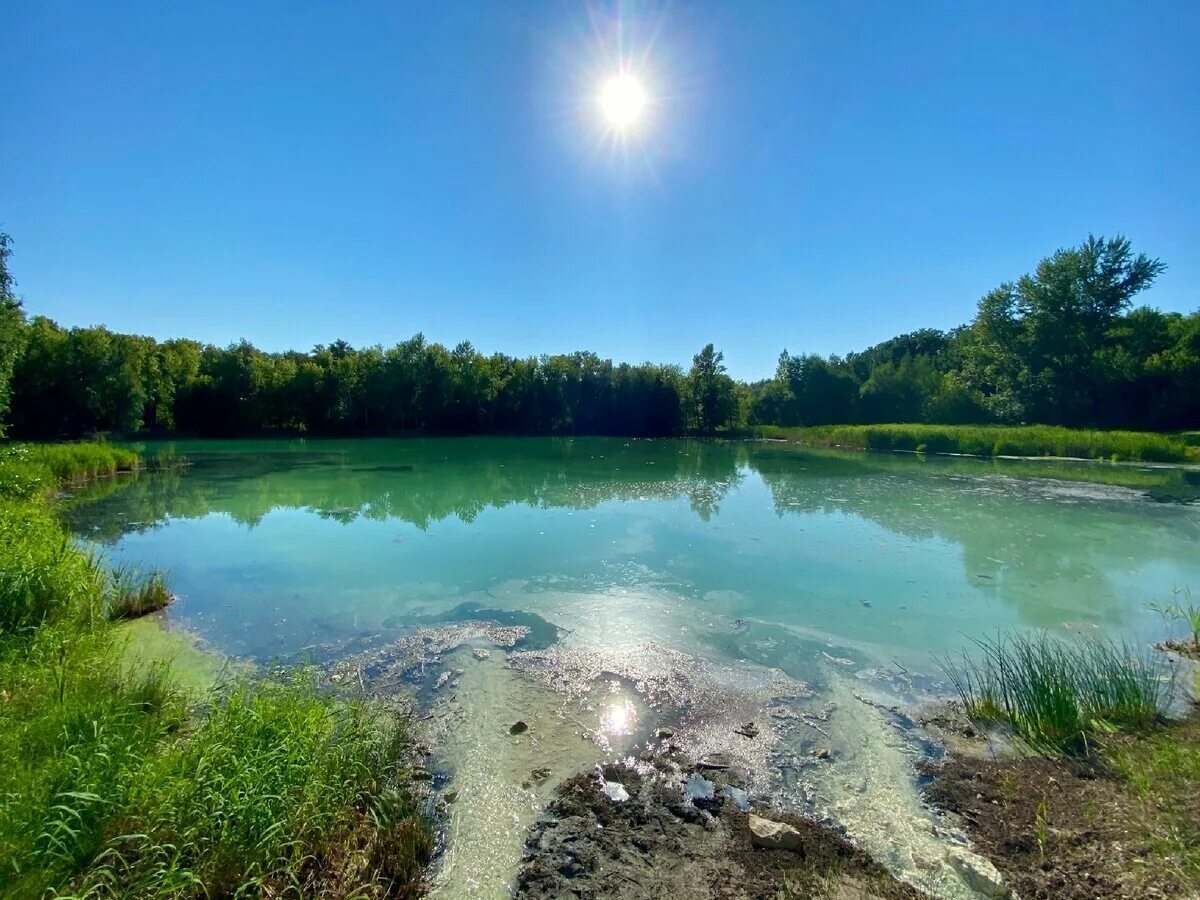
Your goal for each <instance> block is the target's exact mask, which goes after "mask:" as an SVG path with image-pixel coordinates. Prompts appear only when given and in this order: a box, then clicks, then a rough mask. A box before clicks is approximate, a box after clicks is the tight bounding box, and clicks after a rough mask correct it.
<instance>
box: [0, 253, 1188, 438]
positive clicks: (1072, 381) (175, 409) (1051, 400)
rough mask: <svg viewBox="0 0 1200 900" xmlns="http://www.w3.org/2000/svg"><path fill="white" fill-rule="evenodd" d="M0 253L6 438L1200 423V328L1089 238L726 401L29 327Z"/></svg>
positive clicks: (637, 375)
mask: <svg viewBox="0 0 1200 900" xmlns="http://www.w3.org/2000/svg"><path fill="white" fill-rule="evenodd" d="M8 251H9V242H8V239H7V237H6V236H3V235H0V267H2V268H0V277H2V279H3V280H2V281H0V287H2V288H3V295H2V296H0V413H3V412H4V408H5V405H6V404H7V403H8V400H9V395H10V394H11V408H9V409H8V412H7V418H6V421H7V423H8V426H9V430H10V431H11V433H12V434H13V435H16V436H20V437H29V438H46V437H61V436H73V435H80V434H89V433H94V432H118V433H123V434H132V433H138V432H151V433H188V434H198V435H243V434H255V433H264V432H281V431H282V432H307V433H314V434H364V433H367V434H369V433H395V432H407V431H418V432H425V433H464V434H465V433H489V432H502V433H524V434H543V433H553V434H621V435H639V436H671V435H679V434H684V433H712V432H715V431H717V430H721V429H726V428H740V427H746V426H755V425H765V424H773V425H785V426H787V425H824V424H842V423H878V422H933V423H945V424H954V423H970V424H983V423H1017V422H1040V423H1045V424H1061V425H1073V426H1082V425H1087V426H1095V427H1124V428H1150V429H1176V428H1183V427H1188V426H1193V425H1196V424H1197V423H1198V422H1200V311H1198V312H1194V313H1192V314H1190V315H1187V316H1183V315H1180V314H1178V313H1163V312H1159V311H1157V310H1154V309H1150V308H1148V307H1141V308H1138V309H1131V305H1132V299H1133V297H1134V296H1136V295H1137V294H1138V293H1140V292H1141V291H1143V290H1145V289H1146V288H1148V287H1149V286H1150V285H1152V284H1153V282H1154V280H1155V278H1156V277H1157V276H1158V275H1159V274H1160V273H1161V271H1162V270H1163V265H1162V263H1161V262H1159V261H1158V260H1154V259H1150V258H1148V257H1146V256H1145V255H1144V254H1138V255H1134V254H1133V252H1132V250H1131V248H1130V245H1129V242H1128V241H1127V240H1125V239H1124V238H1120V237H1118V238H1115V239H1112V240H1107V241H1106V240H1103V239H1099V238H1094V237H1093V238H1089V239H1088V240H1087V241H1085V242H1084V243H1083V244H1082V245H1081V246H1080V247H1077V248H1073V249H1070V250H1062V251H1059V252H1058V253H1056V254H1055V255H1054V256H1052V257H1049V258H1048V259H1046V260H1043V261H1042V263H1041V264H1040V265H1039V266H1038V268H1037V270H1036V272H1035V273H1033V274H1031V275H1026V276H1023V277H1022V278H1021V279H1019V280H1018V281H1016V282H1013V283H1006V284H1003V285H1001V286H1000V287H999V288H997V289H996V290H994V291H992V292H990V293H989V294H987V295H986V296H985V297H984V298H983V299H982V300H981V301H980V303H979V312H978V315H977V316H976V318H975V320H974V321H973V322H972V323H970V324H969V325H965V326H963V327H961V328H958V329H955V330H953V331H951V332H948V333H947V332H941V331H937V330H934V329H925V330H922V331H917V332H914V333H912V334H907V335H902V336H900V337H897V338H893V339H891V340H889V341H885V342H883V343H882V344H878V345H876V346H874V347H871V348H869V349H867V350H864V351H863V352H861V353H851V354H849V355H848V356H845V357H839V356H831V357H821V356H816V355H792V354H789V353H788V352H786V351H785V352H784V353H783V354H782V356H781V357H780V360H779V365H778V369H777V372H776V375H775V377H774V378H773V379H769V380H767V381H763V382H758V383H755V384H742V383H738V382H735V381H734V380H733V379H732V378H730V377H729V375H728V374H727V372H726V369H725V366H724V362H723V357H722V354H721V353H720V352H719V351H717V350H716V349H715V348H714V347H713V345H711V344H710V345H708V346H707V347H705V348H704V349H703V350H702V351H701V352H700V353H698V354H697V355H696V356H695V357H694V359H693V364H692V366H691V368H690V369H689V370H687V371H685V370H684V369H683V368H682V367H679V366H670V365H654V364H651V363H645V364H641V365H627V364H616V363H613V362H612V361H611V360H605V359H601V358H600V357H598V356H596V355H595V354H593V353H586V352H580V353H573V354H569V355H557V356H542V357H539V358H528V359H520V358H515V357H511V356H506V355H503V354H492V355H490V356H487V355H484V354H481V353H479V352H478V351H476V350H475V349H474V347H472V345H471V344H470V343H466V342H464V343H461V344H459V345H458V346H457V347H455V348H453V349H452V350H451V349H447V348H446V347H444V346H442V345H440V344H436V343H430V342H427V341H426V340H425V339H424V338H423V337H422V336H421V335H417V336H416V337H414V338H412V339H410V340H408V341H405V342H403V343H400V344H397V345H395V346H393V347H390V348H384V347H382V346H375V347H366V348H354V347H351V346H350V345H349V344H347V343H345V342H344V341H337V342H335V343H333V344H330V345H327V346H325V345H323V346H318V347H316V348H314V349H313V350H312V351H310V352H307V353H305V352H287V353H266V352H263V351H261V350H258V349H256V348H255V347H253V346H251V345H250V344H248V343H246V342H242V343H239V344H236V345H233V346H230V347H214V346H211V345H204V344H200V343H197V342H195V341H190V340H185V339H179V340H169V341H156V340H154V339H153V338H149V337H141V336H135V335H125V334H117V333H114V332H111V331H109V330H107V329H105V328H102V327H95V328H72V329H64V328H61V327H59V326H58V325H56V324H55V323H54V322H52V321H50V320H49V319H46V318H43V317H35V318H33V319H32V320H30V321H26V319H25V316H24V314H23V311H22V309H21V306H20V304H19V303H18V301H17V299H16V296H15V294H14V293H13V289H12V288H13V283H12V279H11V276H10V275H9V272H8V267H7V264H6V263H7V258H8Z"/></svg>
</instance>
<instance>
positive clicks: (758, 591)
mask: <svg viewBox="0 0 1200 900" xmlns="http://www.w3.org/2000/svg"><path fill="white" fill-rule="evenodd" d="M173 448H174V450H175V451H176V452H178V453H181V454H184V455H186V456H187V457H188V458H189V459H190V460H191V463H192V464H191V466H190V467H188V468H187V469H185V470H182V471H172V472H167V473H160V474H149V475H142V476H140V477H138V478H137V479H136V480H135V481H133V482H132V483H130V484H127V485H124V486H122V487H120V488H119V489H113V487H111V486H110V487H108V488H105V489H102V490H101V491H100V494H101V496H93V497H92V498H91V499H88V500H87V501H86V502H82V500H81V502H77V503H74V504H71V505H70V506H69V507H68V510H67V515H68V519H69V521H70V523H71V526H72V527H73V528H74V529H75V531H76V532H77V533H78V534H80V535H81V536H83V537H85V538H86V539H88V540H91V541H95V542H97V543H99V544H101V545H103V546H104V547H105V550H106V552H107V553H108V554H109V555H110V556H111V557H112V558H113V559H114V560H119V561H125V562H130V563H133V564H135V565H138V566H143V567H158V568H165V569H168V570H169V571H170V578H171V584H172V586H173V588H174V590H175V591H176V592H177V593H178V594H179V596H180V599H179V601H178V602H177V603H176V604H175V605H174V606H173V607H172V608H171V610H170V612H169V617H170V619H171V620H172V621H173V622H175V623H178V624H180V625H183V626H185V627H186V628H188V629H189V630H191V631H194V632H195V633H197V634H198V635H199V636H200V637H202V638H203V639H205V640H206V641H208V642H210V643H211V645H213V646H214V647H216V648H218V649H220V650H222V651H224V652H226V653H229V654H232V655H235V656H239V657H247V658H250V659H255V660H263V661H265V660H271V659H294V658H297V657H298V656H307V657H309V658H312V659H314V660H316V661H317V662H322V663H330V662H334V661H336V660H337V659H338V657H339V656H340V655H344V654H347V653H351V652H353V653H357V654H363V653H369V652H370V651H371V650H372V648H377V647H385V646H389V645H390V642H393V641H396V640H403V639H405V635H409V636H411V635H412V634H413V631H414V629H417V628H426V629H435V630H436V629H437V628H439V627H443V628H445V627H449V626H453V625H455V624H456V623H457V625H459V626H461V625H462V623H469V622H476V621H486V622H492V623H497V624H499V625H502V626H518V627H519V628H520V629H521V634H522V635H523V636H522V637H521V638H520V639H519V640H518V641H517V642H516V644H515V645H512V646H505V645H497V644H495V643H494V642H493V643H489V642H488V640H486V638H485V637H468V638H462V637H461V635H460V636H459V637H458V638H455V640H457V641H460V642H461V643H462V646H460V647H459V648H458V649H454V648H453V647H449V651H448V652H447V653H446V654H445V656H444V657H442V656H438V657H437V658H436V659H435V658H434V657H435V655H436V654H432V653H431V654H428V656H429V658H428V660H427V661H423V662H422V664H421V666H419V667H417V668H418V670H419V671H418V672H417V676H420V675H422V674H424V673H425V663H426V662H428V664H429V673H430V678H429V679H427V680H426V682H425V683H424V687H423V688H422V691H423V693H422V697H423V702H428V703H431V704H433V705H434V708H435V711H436V712H437V715H436V716H435V719H434V722H435V725H434V726H433V727H434V729H435V730H437V729H438V728H440V729H441V739H442V744H443V746H444V747H445V749H446V758H447V766H448V769H449V770H450V771H451V773H452V774H455V776H456V778H457V779H458V780H459V781H460V782H461V783H462V784H463V786H464V789H465V790H466V791H467V793H466V795H464V796H463V799H461V800H460V801H459V802H458V804H456V807H457V808H458V811H456V813H455V815H454V816H453V819H452V823H453V824H452V827H451V829H450V832H451V839H450V848H449V850H448V853H447V856H446V862H445V864H444V872H443V880H442V889H443V893H444V894H445V895H447V896H470V895H485V896H502V895H503V888H504V884H505V883H506V880H507V878H508V877H510V876H511V873H512V871H513V867H514V866H515V865H516V860H517V859H519V851H520V835H521V829H520V828H516V829H514V828H513V827H512V826H513V824H514V822H515V823H516V824H517V825H520V826H523V825H527V824H528V822H529V821H531V819H532V816H533V814H534V813H535V812H536V810H537V808H538V807H539V805H540V804H542V803H544V802H545V799H546V797H547V796H548V792H549V790H550V789H551V787H552V784H553V779H552V780H551V781H550V782H548V783H547V784H544V785H542V784H535V783H532V782H531V781H530V778H529V773H530V771H531V770H532V769H533V768H536V767H537V766H538V764H539V762H547V761H548V762H549V763H550V764H551V767H552V768H553V769H554V770H555V777H556V778H557V777H561V776H563V775H565V774H568V770H571V769H578V768H579V767H581V766H585V765H587V764H588V763H589V762H590V761H592V760H594V759H596V758H599V757H600V756H602V755H604V754H605V753H609V754H611V753H623V752H630V751H632V750H634V749H636V747H638V746H640V745H641V744H642V743H645V742H646V741H649V740H651V739H652V738H653V732H654V730H655V728H656V726H657V725H659V724H661V723H662V722H663V721H665V720H666V719H667V718H668V717H670V716H674V718H673V719H671V722H672V724H673V725H675V726H677V727H679V728H680V729H681V732H682V734H683V735H684V736H685V738H686V740H688V741H690V744H689V745H688V746H689V749H691V750H693V751H694V752H697V753H703V752H716V751H722V752H724V751H728V752H733V753H737V754H740V757H741V758H743V759H744V760H745V761H746V764H747V765H748V766H750V767H752V768H753V769H754V770H755V771H756V772H758V773H759V776H760V777H759V779H758V787H759V789H760V792H761V794H762V795H763V796H769V797H771V798H772V799H773V800H775V801H776V802H789V803H795V804H799V805H807V806H809V807H811V808H814V809H816V810H819V811H823V812H827V813H830V814H833V815H835V816H836V817H838V818H839V819H841V820H842V821H843V822H844V823H845V824H847V825H848V827H850V829H851V832H852V833H854V834H856V835H857V836H859V837H860V838H861V839H862V840H863V841H864V842H865V843H867V844H868V845H871V846H873V847H874V848H875V849H876V850H877V851H878V852H881V853H883V854H884V855H888V854H890V855H891V858H890V859H889V861H890V862H892V864H893V865H894V866H895V867H896V868H897V870H898V871H902V872H904V873H906V874H908V875H910V877H912V879H913V880H915V881H918V882H920V883H923V884H924V885H925V886H926V887H928V888H930V889H931V890H934V891H935V892H937V893H941V894H943V895H945V896H956V895H957V894H956V893H955V891H956V890H957V889H956V888H955V887H954V886H953V885H952V884H950V883H949V882H944V883H943V881H941V880H939V879H942V875H937V874H935V875H928V874H922V873H929V872H935V873H936V872H940V871H941V870H940V869H939V868H938V865H937V863H936V859H934V861H932V862H931V859H933V857H936V854H937V853H938V852H940V851H939V850H938V847H937V846H934V845H932V844H931V843H930V841H931V840H932V839H931V838H929V836H928V835H929V829H928V822H927V821H926V820H925V819H923V818H922V817H923V816H925V815H927V813H925V812H924V811H923V810H921V809H920V807H919V803H918V801H917V799H916V796H915V792H914V791H913V790H912V789H911V783H910V782H911V778H910V777H909V776H910V775H911V772H910V771H909V770H910V768H911V756H912V753H913V752H915V751H914V750H913V749H912V747H911V746H909V745H908V744H907V743H906V739H905V737H904V735H903V734H901V733H898V732H897V731H896V730H895V728H894V727H893V726H894V724H895V723H894V722H890V721H889V717H888V714H886V713H881V712H879V711H878V708H877V707H876V705H875V704H878V703H882V704H883V706H882V707H879V708H884V709H886V707H887V706H888V705H891V704H895V703H900V704H901V705H903V704H905V703H910V704H911V703H915V702H918V701H919V700H920V699H921V698H922V697H923V696H925V695H927V694H929V693H930V692H936V691H937V690H938V684H937V680H938V670H937V668H936V666H935V665H934V664H933V662H932V656H933V654H937V653H944V652H948V651H952V650H957V649H958V648H961V647H963V646H964V645H965V644H967V642H968V640H967V639H968V637H969V636H980V635H986V634H990V633H994V632H995V631H996V630H997V629H1002V630H1008V629H1027V628H1045V629H1049V630H1051V631H1054V632H1062V633H1068V632H1079V633H1085V634H1091V633H1097V634H1111V635H1114V636H1120V637H1125V638H1129V639H1132V640H1138V641H1143V640H1148V639H1150V638H1152V637H1157V636H1161V633H1162V631H1163V623H1162V621H1161V620H1160V619H1159V618H1158V617H1157V615H1156V614H1154V613H1153V612H1151V611H1149V610H1148V609H1147V604H1148V603H1149V602H1151V601H1159V602H1161V601H1164V600H1166V599H1169V597H1170V595H1171V592H1172V590H1173V589H1175V588H1176V587H1183V586H1187V585H1200V553H1198V552H1197V548H1198V547H1200V507H1197V506H1195V505H1191V504H1189V503H1183V502H1175V501H1178V500H1184V499H1190V498H1191V497H1192V496H1193V495H1194V493H1195V491H1196V479H1195V476H1194V473H1180V472H1174V473H1171V474H1169V475H1164V474H1163V473H1161V472H1158V471H1154V470H1139V469H1116V468H1113V467H1108V468H1107V469H1106V470H1105V473H1104V474H1105V477H1106V478H1107V479H1108V480H1110V481H1117V482H1120V483H1121V484H1123V485H1129V486H1112V485H1103V484H1095V483H1091V482H1089V481H1087V480H1081V479H1083V478H1084V475H1085V473H1086V472H1087V471H1089V470H1086V469H1081V468H1079V467H1078V466H1076V467H1071V466H1063V465H1057V467H1056V468H1053V469H1051V468H1044V469H1034V468H1031V467H1034V466H1050V465H1051V464H1048V463H1005V462H1003V461H996V462H985V461H973V460H946V459H937V458H930V459H919V458H916V457H902V456H884V455H876V454H839V453H831V452H814V451H806V450H802V449H798V448H795V447H790V446H784V445H779V444H771V443H719V442H684V441H628V440H621V439H599V438H586V439H583V438H581V439H550V438H539V439H518V438H487V439H466V438H462V439H420V440H418V439H412V440H382V439H380V440H357V441H333V440H319V441H228V442H196V443H189V442H180V443H178V444H175V445H173ZM148 449H152V450H153V449H158V448H157V447H151V448H148ZM1091 471H1097V470H1091ZM1031 473H1032V474H1037V475H1045V474H1053V475H1055V476H1056V477H1055V478H1045V477H1028V476H1029V475H1030V474H1031ZM104 494H107V495H106V496H105V495H104ZM454 634H459V633H458V632H454ZM471 634H474V632H471ZM473 649H475V650H478V653H473V652H472V650H473ZM379 668H380V667H379V666H376V667H375V668H374V669H368V670H367V675H368V677H370V676H371V674H372V672H374V671H377V670H379ZM442 675H444V676H445V677H444V678H442V677H441V676H442ZM417 676H414V675H413V672H412V671H409V672H408V673H407V674H406V676H405V677H406V678H408V679H409V680H410V681H419V680H420V678H419V677H417ZM446 684H450V685H452V687H451V688H449V689H447V692H446V693H444V694H443V695H439V694H438V693H437V689H440V688H441V687H442V686H444V685H446ZM460 695H461V696H460ZM472 698H474V699H475V700H477V702H475V703H472V702H471V701H472ZM839 711H840V712H839ZM743 716H744V717H745V718H746V719H749V718H756V719H757V720H758V721H759V722H760V727H762V728H763V730H764V733H763V734H762V735H761V737H759V738H756V739H753V740H747V739H744V738H742V737H731V736H730V735H731V734H732V731H733V728H734V727H735V725H736V722H737V721H742V720H743V718H742V717H743ZM517 718H521V719H527V720H529V721H530V723H531V724H534V725H535V726H536V727H534V728H531V729H530V732H529V737H528V738H524V739H518V738H515V737H513V736H510V735H509V734H508V730H507V727H505V726H506V723H507V722H509V721H512V720H515V719H517ZM821 723H824V724H821ZM730 742H732V743H730ZM818 744H820V745H828V746H831V747H832V749H834V750H835V751H837V752H836V753H835V755H834V761H835V763H836V765H832V766H826V767H825V768H820V767H813V766H811V765H808V762H809V760H808V755H809V751H810V750H811V749H812V748H813V747H814V746H816V745H818ZM828 773H833V774H828ZM460 793H461V792H460ZM863 798H866V799H867V800H868V801H869V802H867V803H865V804H864V803H863V802H860V801H862V800H863ZM878 804H888V805H889V808H891V809H893V810H898V809H903V810H906V815H907V816H908V818H907V819H903V817H900V816H893V820H892V821H891V822H890V823H879V822H873V821H871V820H870V819H869V817H867V816H866V815H865V813H864V812H863V810H864V809H865V808H867V807H869V806H871V805H878ZM903 822H908V826H907V830H908V831H910V832H911V840H907V842H905V843H904V844H903V846H900V845H899V840H898V838H897V837H896V835H897V834H898V833H901V832H906V826H904V825H903ZM455 835H457V836H458V837H457V840H456V837H455ZM472 847H473V848H474V849H470V848H472ZM931 854H932V856H931ZM912 873H916V874H912ZM946 877H949V876H946ZM922 879H924V881H922Z"/></svg>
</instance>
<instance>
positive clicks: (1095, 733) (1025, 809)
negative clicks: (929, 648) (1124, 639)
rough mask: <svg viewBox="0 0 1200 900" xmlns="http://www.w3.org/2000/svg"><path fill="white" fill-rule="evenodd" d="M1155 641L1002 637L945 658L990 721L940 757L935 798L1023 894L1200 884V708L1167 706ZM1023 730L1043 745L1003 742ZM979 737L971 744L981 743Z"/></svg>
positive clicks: (1165, 891) (975, 715)
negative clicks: (1177, 715) (1003, 734)
mask: <svg viewBox="0 0 1200 900" xmlns="http://www.w3.org/2000/svg"><path fill="white" fill-rule="evenodd" d="M1163 664H1164V660H1163V659H1162V658H1161V657H1155V656H1153V655H1152V654H1150V652H1149V651H1143V650H1138V649H1134V648H1130V647H1128V646H1125V645H1121V644H1114V643H1108V642H1103V641H1098V640H1090V641H1080V642H1072V643H1067V642H1064V641H1060V640H1058V639H1055V638H1051V637H1048V636H1017V637H997V638H996V639H994V640H988V641H983V642H980V643H979V645H978V649H977V652H975V653H973V654H972V655H971V656H969V657H968V656H964V657H963V658H962V659H961V660H959V661H949V660H947V661H943V666H944V668H945V669H946V671H947V672H948V674H949V675H950V678H951V680H952V681H953V682H954V684H955V686H956V688H957V689H958V693H959V696H960V700H961V702H962V705H963V707H964V709H965V711H966V713H967V715H968V717H969V718H970V720H971V721H972V722H973V723H974V724H975V725H976V726H980V725H982V726H983V727H982V729H980V730H978V731H976V730H972V729H965V730H964V732H963V733H964V735H966V736H967V737H968V738H969V739H970V740H968V741H966V742H964V743H963V744H962V746H960V747H959V749H958V751H957V752H956V753H955V754H953V755H951V756H949V757H948V758H947V759H946V760H945V761H943V762H942V763H938V764H931V765H930V766H928V767H927V770H928V773H929V774H930V776H931V781H930V782H929V783H928V785H927V786H926V788H925V791H926V795H927V797H928V798H929V799H930V800H931V801H932V802H933V803H934V805H936V806H938V807H940V808H941V809H943V810H945V811H947V812H949V813H950V814H951V815H952V816H955V817H957V819H958V824H959V825H960V826H961V827H962V828H963V829H964V830H965V831H966V832H967V833H968V834H969V836H970V837H971V839H972V842H973V843H974V844H975V845H976V846H977V847H978V848H979V849H980V850H981V851H982V852H983V853H984V854H985V855H986V856H987V857H988V858H989V859H990V860H991V861H992V862H993V863H994V864H995V865H996V866H997V867H998V868H999V869H1000V870H1001V872H1002V873H1003V874H1004V876H1005V880H1006V882H1007V883H1008V884H1009V886H1010V887H1011V888H1012V889H1013V890H1014V891H1015V892H1016V893H1017V895H1019V896H1022V897H1050V896H1053V897H1064V898H1078V900H1083V898H1088V900H1092V898H1097V897H1107V898H1130V900H1132V898H1142V897H1168V896H1170V897H1175V896H1195V895H1196V892H1197V890H1200V803H1197V800H1196V792H1195V785H1196V783H1197V778H1200V713H1198V711H1197V710H1196V709H1195V708H1193V710H1192V712H1191V714H1190V715H1189V716H1187V717H1186V718H1184V719H1183V720H1176V721H1172V720H1169V719H1167V717H1166V715H1165V711H1166V709H1167V708H1168V706H1169V705H1170V698H1171V693H1172V689H1173V679H1172V678H1171V677H1167V676H1168V672H1167V670H1165V669H1164V667H1163ZM996 727H999V728H1003V729H1008V730H1010V731H1011V732H1012V733H1013V734H1014V735H1015V736H1017V737H1018V738H1020V739H1021V742H1022V743H1023V744H1024V745H1025V747H1026V748H1027V749H1028V750H1030V751H1032V752H1026V753H1017V754H1014V755H1005V754H1001V755H1000V756H999V757H997V755H996V754H995V753H994V752H993V748H992V746H991V744H990V742H989V741H988V740H987V739H986V738H985V737H984V735H988V734H990V733H991V731H992V730H993V729H994V728H996ZM972 742H974V743H975V744H976V745H977V746H975V747H974V749H973V750H972V749H971V743H972Z"/></svg>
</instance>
